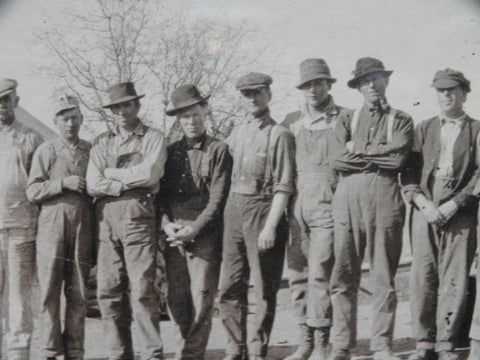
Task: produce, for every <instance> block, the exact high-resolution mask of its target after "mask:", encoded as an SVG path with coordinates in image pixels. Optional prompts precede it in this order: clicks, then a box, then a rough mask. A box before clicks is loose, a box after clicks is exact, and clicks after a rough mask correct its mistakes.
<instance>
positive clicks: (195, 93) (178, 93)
mask: <svg viewBox="0 0 480 360" xmlns="http://www.w3.org/2000/svg"><path fill="white" fill-rule="evenodd" d="M209 98H210V95H207V96H202V94H200V91H199V90H198V89H197V87H196V86H195V85H192V84H187V85H182V86H179V87H177V88H176V89H175V90H173V92H172V95H171V96H170V103H169V104H168V106H167V108H166V109H165V113H166V114H167V115H169V116H172V115H175V114H176V113H177V111H178V110H181V109H185V108H188V107H190V106H193V105H195V104H199V103H201V102H204V101H207V100H208V99H209Z"/></svg>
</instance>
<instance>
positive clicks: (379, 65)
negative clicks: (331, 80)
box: [352, 57, 385, 76]
mask: <svg viewBox="0 0 480 360" xmlns="http://www.w3.org/2000/svg"><path fill="white" fill-rule="evenodd" d="M374 71H385V66H384V65H383V62H381V61H380V60H378V59H375V58H372V57H364V58H360V59H358V60H357V63H356V64H355V70H354V71H352V74H353V75H354V76H361V75H362V74H366V73H371V72H374Z"/></svg>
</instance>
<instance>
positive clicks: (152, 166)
mask: <svg viewBox="0 0 480 360" xmlns="http://www.w3.org/2000/svg"><path fill="white" fill-rule="evenodd" d="M150 131H151V133H150V134H146V135H145V139H144V141H145V148H144V154H143V161H142V162H141V163H139V164H137V165H134V166H132V167H129V168H121V169H116V168H107V169H105V177H106V178H109V179H111V180H114V181H118V182H121V183H123V184H124V185H125V186H127V187H128V188H136V187H152V186H154V185H155V184H157V183H158V182H159V181H160V179H161V177H162V176H163V172H164V165H165V161H166V160H167V147H166V141H165V137H164V136H163V134H162V133H161V132H159V131H153V129H150Z"/></svg>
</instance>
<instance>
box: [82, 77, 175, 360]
mask: <svg viewBox="0 0 480 360" xmlns="http://www.w3.org/2000/svg"><path fill="white" fill-rule="evenodd" d="M109 94H110V102H109V103H108V104H107V105H105V106H104V107H105V108H107V109H110V110H111V111H112V114H113V118H114V121H115V126H114V127H113V128H112V129H111V130H109V131H107V132H105V133H103V134H101V135H99V136H98V137H97V138H96V139H95V141H94V143H93V146H92V150H91V152H90V161H89V163H88V168H87V190H88V193H89V194H90V195H91V196H94V197H95V198H97V201H96V207H97V209H96V211H97V218H98V220H99V224H98V228H99V235H98V236H99V240H100V244H99V249H98V260H97V263H98V270H97V281H98V285H97V296H98V302H99V306H100V312H101V313H102V322H103V326H104V334H105V339H106V344H105V345H106V349H107V352H108V355H109V358H110V359H112V360H114V359H115V360H116V359H133V358H134V356H133V349H132V335H131V329H130V328H131V321H132V317H133V320H135V322H136V328H137V332H138V334H137V337H136V338H137V339H138V343H139V348H140V358H141V359H142V360H143V359H145V360H146V359H161V358H162V356H163V355H162V352H163V349H162V342H161V338H160V330H159V316H160V314H159V306H158V301H157V296H156V292H155V287H154V283H155V272H156V257H157V241H156V236H155V208H154V197H155V194H157V193H158V190H159V188H160V185H159V184H160V178H161V177H162V175H163V167H164V164H165V161H166V158H167V150H166V145H165V138H164V136H163V134H162V132H161V131H159V130H156V129H153V128H151V127H149V126H147V125H145V124H143V122H142V121H141V120H140V119H139V118H138V111H139V109H140V99H141V98H142V97H143V96H144V95H137V92H136V91H135V87H134V84H133V83H131V82H126V83H120V84H117V85H114V86H112V87H111V88H110V89H109ZM129 289H130V296H129V292H128V290H129ZM130 308H131V310H130Z"/></svg>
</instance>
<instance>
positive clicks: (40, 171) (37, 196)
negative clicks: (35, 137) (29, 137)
mask: <svg viewBox="0 0 480 360" xmlns="http://www.w3.org/2000/svg"><path fill="white" fill-rule="evenodd" d="M53 156H54V153H53V151H52V148H51V147H50V146H48V145H47V144H43V145H41V146H40V147H39V148H38V149H37V151H36V152H35V154H34V155H33V160H32V166H31V169H30V176H29V178H28V184H27V198H28V200H29V201H30V202H33V203H40V202H42V201H45V200H48V199H50V198H53V197H54V196H57V195H59V194H61V193H62V180H61V179H50V175H49V167H50V161H51V159H52V157H53Z"/></svg>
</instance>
